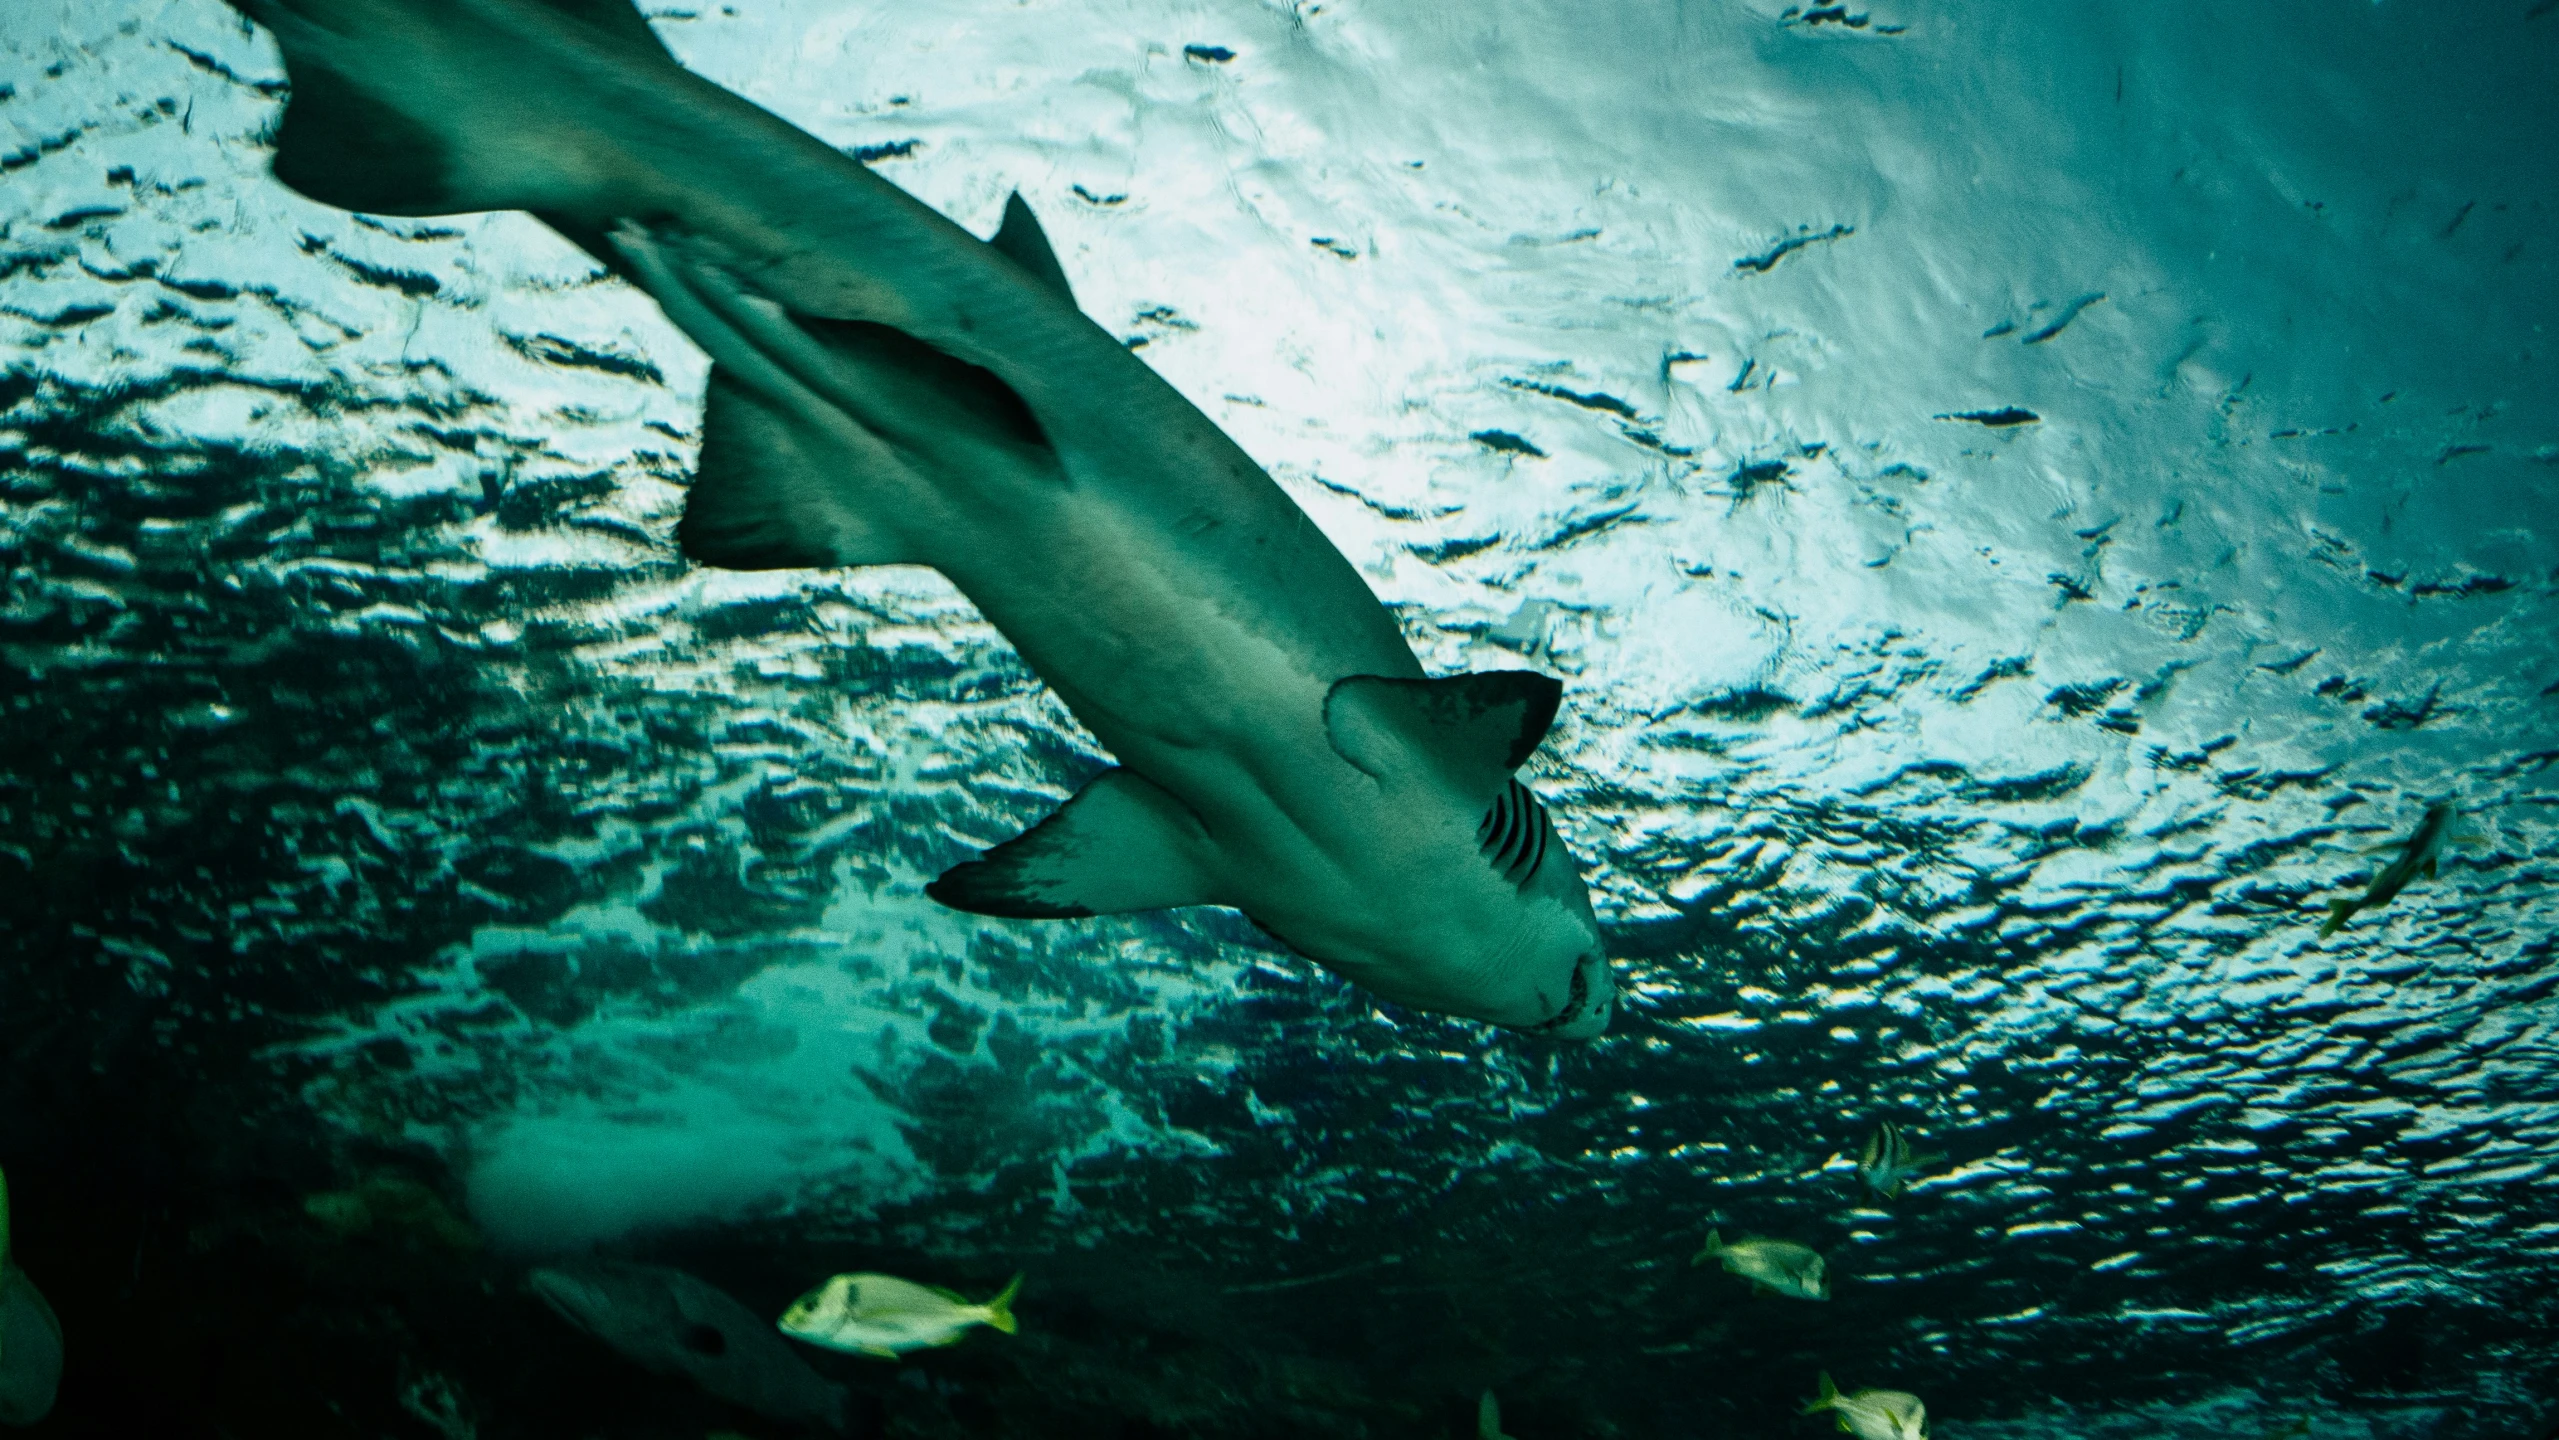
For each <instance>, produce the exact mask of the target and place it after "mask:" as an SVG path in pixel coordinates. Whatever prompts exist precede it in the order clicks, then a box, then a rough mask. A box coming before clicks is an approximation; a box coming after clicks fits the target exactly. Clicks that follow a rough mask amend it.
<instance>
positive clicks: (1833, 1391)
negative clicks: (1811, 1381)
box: [1804, 1370, 1928, 1440]
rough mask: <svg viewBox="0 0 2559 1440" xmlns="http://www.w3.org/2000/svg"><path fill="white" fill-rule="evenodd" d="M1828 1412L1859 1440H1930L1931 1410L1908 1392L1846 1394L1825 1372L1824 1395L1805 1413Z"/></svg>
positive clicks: (1872, 1391)
mask: <svg viewBox="0 0 2559 1440" xmlns="http://www.w3.org/2000/svg"><path fill="white" fill-rule="evenodd" d="M1824 1410H1827V1411H1829V1412H1830V1413H1831V1415H1832V1417H1833V1418H1835V1419H1837V1420H1838V1421H1839V1428H1840V1429H1842V1430H1844V1431H1846V1432H1848V1433H1849V1434H1851V1435H1854V1436H1856V1437H1857V1440H1928V1407H1927V1406H1925V1405H1922V1404H1920V1403H1919V1397H1918V1396H1916V1395H1913V1394H1910V1393H1909V1392H1907V1391H1903V1390H1860V1391H1858V1392H1857V1393H1855V1394H1853V1395H1842V1394H1841V1393H1839V1387H1838V1386H1836V1385H1834V1384H1832V1383H1831V1381H1830V1372H1829V1371H1827V1370H1825V1371H1823V1372H1822V1379H1821V1395H1820V1396H1819V1397H1818V1398H1816V1399H1815V1400H1814V1401H1813V1403H1811V1404H1810V1405H1807V1406H1805V1407H1804V1413H1805V1414H1807V1415H1818V1414H1820V1413H1821V1412H1822V1411H1824Z"/></svg>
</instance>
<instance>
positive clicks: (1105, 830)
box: [924, 770, 1223, 920]
mask: <svg viewBox="0 0 2559 1440" xmlns="http://www.w3.org/2000/svg"><path fill="white" fill-rule="evenodd" d="M1208 847H1209V841H1208V835H1207V832H1206V831H1205V830H1203V829H1202V828H1201V826H1200V822H1199V819H1198V817H1196V816H1194V815H1193V814H1192V813H1191V811H1190V808H1189V807H1188V806H1186V805H1184V804H1183V803H1182V802H1181V801H1179V800H1176V799H1174V798H1173V797H1172V796H1171V795H1168V794H1166V793H1165V792H1164V791H1163V790H1162V789H1160V788H1158V787H1157V786H1156V785H1155V784H1154V783H1153V782H1152V781H1149V780H1147V779H1145V778H1144V777H1142V776H1139V775H1135V774H1132V773H1131V772H1129V771H1127V770H1105V771H1103V772H1102V773H1101V774H1100V775H1097V776H1095V777H1094V778H1093V781H1092V783H1090V784H1088V785H1086V786H1085V787H1084V788H1083V789H1081V790H1079V791H1077V792H1076V793H1075V798H1074V799H1072V800H1069V801H1067V802H1066V803H1065V804H1064V805H1062V806H1060V807H1058V811H1057V813H1056V814H1054V815H1051V816H1050V817H1048V818H1047V819H1046V820H1043V821H1041V822H1040V823H1039V824H1037V825H1034V826H1032V827H1031V828H1030V829H1028V830H1025V831H1023V832H1022V833H1021V834H1019V835H1016V836H1014V837H1013V838H1012V839H1010V840H1007V841H1005V842H1004V843H1003V844H1001V845H998V846H996V847H995V848H994V849H992V850H989V851H987V852H986V853H985V854H983V855H981V856H979V857H978V858H977V859H975V860H971V861H969V862H968V863H967V864H964V865H954V866H952V867H951V868H950V869H949V870H946V871H944V872H943V874H942V878H941V879H939V880H936V881H934V882H933V883H932V884H930V885H927V886H925V887H924V893H925V894H927V895H930V896H932V897H933V898H934V899H936V900H939V901H941V902H942V903H943V904H945V905H948V906H950V907H951V908H952V909H954V910H967V911H972V912H974V913H976V914H979V915H1002V916H1006V917H1009V918H1013V919H1020V920H1055V919H1070V918H1073V917H1075V916H1079V915H1113V914H1118V913H1121V912H1123V911H1129V910H1161V909H1165V908H1167V907H1169V906H1175V905H1216V904H1221V903H1223V902H1222V901H1221V900H1220V898H1219V897H1218V895H1217V894H1216V893H1215V886H1214V883H1213V881H1212V880H1211V878H1210V875H1209V868H1208V865H1207V864H1206V861H1207V859H1208Z"/></svg>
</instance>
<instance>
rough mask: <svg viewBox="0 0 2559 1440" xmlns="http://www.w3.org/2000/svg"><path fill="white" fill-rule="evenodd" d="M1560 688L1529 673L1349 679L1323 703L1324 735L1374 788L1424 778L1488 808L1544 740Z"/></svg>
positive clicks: (1560, 695) (1337, 685)
mask: <svg viewBox="0 0 2559 1440" xmlns="http://www.w3.org/2000/svg"><path fill="white" fill-rule="evenodd" d="M1563 695H1564V685H1563V682H1562V681H1560V680H1557V679H1555V678H1553V677H1552V676H1547V675H1540V674H1537V673H1536V672H1534V671H1529V670H1495V671H1490V672H1487V673H1484V674H1480V675H1451V676H1448V677H1446V678H1445V679H1439V680H1396V679H1390V678H1388V677H1386V676H1383V675H1353V676H1349V677H1348V678H1346V679H1342V680H1338V681H1335V682H1334V684H1333V688H1332V689H1331V690H1330V691H1329V692H1327V693H1326V695H1325V696H1324V733H1325V735H1326V736H1327V737H1329V738H1330V739H1331V740H1332V742H1333V749H1334V751H1335V752H1336V753H1338V754H1339V755H1340V756H1341V757H1342V758H1343V759H1345V760H1348V761H1349V762H1351V764H1352V765H1354V766H1356V767H1358V768H1359V769H1360V770H1361V771H1362V772H1364V773H1366V774H1367V775H1369V776H1371V777H1373V778H1375V779H1378V780H1393V779H1403V778H1409V777H1411V776H1413V775H1415V774H1416V773H1420V774H1426V775H1429V776H1431V777H1432V778H1434V779H1436V780H1438V781H1439V783H1441V784H1443V785H1445V786H1447V787H1449V788H1450V789H1452V790H1455V791H1456V792H1457V793H1459V794H1461V795H1465V796H1468V797H1469V798H1471V799H1475V800H1479V801H1486V802H1489V801H1490V800H1491V799H1492V797H1493V796H1494V795H1495V794H1496V793H1497V792H1499V791H1500V790H1501V788H1502V785H1503V782H1505V781H1507V780H1509V779H1510V776H1511V772H1512V771H1514V770H1517V769H1518V768H1519V767H1520V762H1522V761H1524V760H1526V759H1527V758H1528V757H1529V755H1530V754H1531V753H1532V752H1534V751H1535V750H1536V749H1537V742H1538V741H1540V740H1543V739H1545V738H1546V727H1547V726H1549V725H1551V724H1553V723H1554V721H1555V707H1556V706H1557V705H1558V704H1559V703H1560V702H1561V701H1562V699H1563Z"/></svg>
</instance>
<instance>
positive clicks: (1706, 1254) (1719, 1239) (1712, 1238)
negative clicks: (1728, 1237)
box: [1688, 1230, 1724, 1265]
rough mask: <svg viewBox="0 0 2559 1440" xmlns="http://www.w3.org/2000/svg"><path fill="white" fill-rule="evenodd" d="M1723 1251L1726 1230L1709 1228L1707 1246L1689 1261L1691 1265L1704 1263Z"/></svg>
mask: <svg viewBox="0 0 2559 1440" xmlns="http://www.w3.org/2000/svg"><path fill="white" fill-rule="evenodd" d="M1723 1253H1724V1232H1723V1231H1721V1230H1709V1231H1707V1232H1706V1247H1705V1248H1704V1249H1702V1250H1700V1251H1698V1252H1697V1254H1696V1256H1695V1257H1694V1258H1693V1259H1691V1260H1690V1261H1689V1262H1688V1263H1689V1264H1691V1265H1703V1264H1705V1263H1706V1262H1707V1261H1709V1260H1712V1259H1715V1258H1716V1257H1718V1256H1720V1255H1722V1254H1723Z"/></svg>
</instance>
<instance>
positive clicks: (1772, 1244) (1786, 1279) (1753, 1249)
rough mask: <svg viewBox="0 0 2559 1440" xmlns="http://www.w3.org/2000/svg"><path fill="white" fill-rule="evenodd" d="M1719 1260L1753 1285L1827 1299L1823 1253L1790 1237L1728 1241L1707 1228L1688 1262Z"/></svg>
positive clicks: (1799, 1295) (1801, 1298) (1827, 1282)
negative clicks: (1702, 1243) (1702, 1242)
mask: <svg viewBox="0 0 2559 1440" xmlns="http://www.w3.org/2000/svg"><path fill="white" fill-rule="evenodd" d="M1709 1260H1721V1261H1723V1262H1724V1268H1725V1269H1726V1270H1729V1271H1731V1272H1732V1273H1733V1274H1735V1275H1739V1276H1741V1277H1742V1278H1743V1279H1745V1280H1748V1281H1749V1282H1750V1283H1751V1285H1752V1286H1753V1287H1754V1288H1755V1289H1760V1290H1774V1291H1776V1292H1777V1293H1778V1294H1780V1295H1792V1296H1794V1297H1795V1298H1796V1299H1798V1300H1827V1299H1829V1298H1830V1279H1829V1277H1828V1276H1826V1275H1824V1274H1823V1273H1822V1257H1821V1256H1819V1255H1816V1254H1814V1253H1813V1252H1812V1251H1811V1250H1810V1249H1808V1248H1806V1247H1804V1246H1802V1245H1798V1244H1796V1243H1794V1242H1793V1241H1791V1240H1760V1239H1755V1238H1745V1239H1740V1240H1736V1241H1734V1242H1733V1243H1732V1244H1730V1245H1727V1244H1725V1243H1724V1237H1723V1236H1722V1235H1721V1234H1719V1233H1718V1232H1716V1231H1713V1230H1709V1231H1707V1232H1706V1248H1705V1249H1703V1250H1700V1251H1698V1252H1697V1256H1696V1258H1695V1259H1693V1260H1691V1261H1689V1262H1688V1263H1690V1264H1692V1265H1703V1264H1705V1263H1706V1262H1707V1261H1709Z"/></svg>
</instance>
